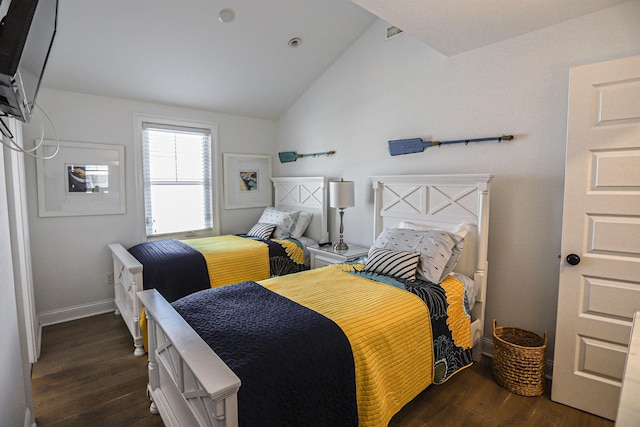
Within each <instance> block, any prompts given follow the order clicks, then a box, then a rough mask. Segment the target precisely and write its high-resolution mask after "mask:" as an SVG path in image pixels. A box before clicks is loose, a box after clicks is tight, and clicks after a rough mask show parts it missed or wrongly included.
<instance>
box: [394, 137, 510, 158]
mask: <svg viewBox="0 0 640 427" xmlns="http://www.w3.org/2000/svg"><path fill="white" fill-rule="evenodd" d="M512 139H513V135H502V136H492V137H489V138H473V139H456V140H452V141H424V140H422V138H409V139H396V140H393V141H389V154H391V155H392V156H399V155H401V154H412V153H422V152H423V151H424V149H425V148H428V147H439V146H441V145H446V144H462V143H464V144H468V143H470V142H484V141H496V140H497V141H498V142H501V141H511V140H512Z"/></svg>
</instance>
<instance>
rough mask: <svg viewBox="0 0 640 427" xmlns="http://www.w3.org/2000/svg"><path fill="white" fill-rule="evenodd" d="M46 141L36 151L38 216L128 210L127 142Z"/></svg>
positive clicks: (111, 212)
mask: <svg viewBox="0 0 640 427" xmlns="http://www.w3.org/2000/svg"><path fill="white" fill-rule="evenodd" d="M57 146H58V141H51V140H44V141H42V144H41V145H40V146H39V147H38V149H37V150H36V154H37V156H38V157H37V160H36V175H37V183H38V216H40V217H56V216H84V215H114V214H124V213H126V205H125V174H124V145H111V144H93V143H88V142H70V141H60V142H59V149H58V152H57V154H55V156H53V157H51V158H47V159H45V158H44V157H48V156H50V155H51V154H53V153H54V152H55V150H56V147H57Z"/></svg>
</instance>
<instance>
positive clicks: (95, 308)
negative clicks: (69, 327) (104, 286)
mask: <svg viewBox="0 0 640 427" xmlns="http://www.w3.org/2000/svg"><path fill="white" fill-rule="evenodd" d="M115 308H116V307H115V304H114V303H113V300H112V299H109V300H104V301H98V302H94V303H91V304H83V305H76V306H74V307H67V308H63V309H60V310H53V311H48V312H46V313H42V314H39V315H38V320H39V321H40V326H48V325H55V324H56V323H63V322H68V321H70V320H76V319H82V318H84V317H90V316H95V315H97V314H103V313H108V312H110V311H114V310H115Z"/></svg>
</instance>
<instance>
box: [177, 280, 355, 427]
mask: <svg viewBox="0 0 640 427" xmlns="http://www.w3.org/2000/svg"><path fill="white" fill-rule="evenodd" d="M172 305H173V307H174V308H175V309H176V310H177V311H178V313H179V314H180V315H181V316H182V317H183V318H184V319H185V320H186V321H187V322H188V323H189V324H190V325H191V327H192V328H193V329H194V330H195V331H196V332H197V333H198V335H200V336H201V337H202V339H203V340H204V341H205V342H207V344H209V345H210V346H211V348H214V349H215V351H216V353H217V354H218V355H219V356H220V358H221V359H222V360H223V361H224V362H225V363H226V364H227V366H229V367H230V368H231V369H232V370H233V371H234V372H235V374H236V375H237V376H238V377H239V378H240V380H241V382H242V385H241V386H240V390H239V392H238V406H239V408H238V413H239V417H240V426H242V427H253V426H256V427H258V426H259V427H269V426H273V427H282V426H305V427H307V426H327V427H339V426H357V424H358V414H357V405H356V388H355V366H354V361H353V355H352V353H351V346H350V344H349V340H348V339H347V337H346V336H345V335H344V333H343V332H342V330H341V329H340V327H339V326H338V325H336V324H335V323H334V322H333V321H331V320H330V319H328V318H326V317H324V316H322V315H321V314H318V313H316V312H315V311H313V310H310V309H308V308H306V307H303V306H302V305H300V304H298V303H296V302H294V301H291V300H289V299H287V298H284V297H282V296H280V295H278V294H276V293H274V292H272V291H270V290H268V289H266V288H264V287H262V286H260V285H258V284H257V283H255V282H243V283H239V284H235V285H231V286H222V287H219V288H215V289H208V290H205V291H202V292H198V293H196V294H193V295H189V296H187V297H185V298H182V299H180V300H178V301H176V302H174V303H173V304H172ZM310 336H313V339H309V337H310Z"/></svg>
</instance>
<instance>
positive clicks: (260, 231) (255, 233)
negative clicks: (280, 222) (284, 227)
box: [247, 222, 276, 240]
mask: <svg viewBox="0 0 640 427" xmlns="http://www.w3.org/2000/svg"><path fill="white" fill-rule="evenodd" d="M275 229H276V225H275V224H264V223H261V222H259V223H257V224H256V225H254V226H253V227H251V230H249V232H248V233H247V236H251V237H258V238H260V239H265V240H266V239H268V238H270V237H271V234H273V230H275Z"/></svg>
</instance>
